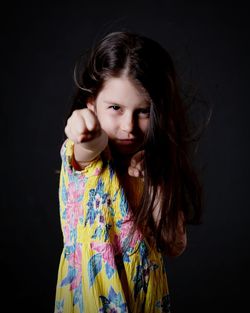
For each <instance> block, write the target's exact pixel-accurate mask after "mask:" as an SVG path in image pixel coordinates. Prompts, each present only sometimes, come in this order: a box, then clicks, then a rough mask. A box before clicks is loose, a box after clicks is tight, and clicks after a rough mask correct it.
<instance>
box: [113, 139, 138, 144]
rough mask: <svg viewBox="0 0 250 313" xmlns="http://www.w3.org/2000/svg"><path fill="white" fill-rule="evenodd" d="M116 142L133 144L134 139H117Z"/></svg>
mask: <svg viewBox="0 0 250 313" xmlns="http://www.w3.org/2000/svg"><path fill="white" fill-rule="evenodd" d="M116 142H117V143H118V144H121V145H133V144H135V143H136V140H135V139H117V140H116Z"/></svg>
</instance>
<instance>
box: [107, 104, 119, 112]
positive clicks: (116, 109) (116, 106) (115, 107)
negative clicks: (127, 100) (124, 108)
mask: <svg viewBox="0 0 250 313" xmlns="http://www.w3.org/2000/svg"><path fill="white" fill-rule="evenodd" d="M109 108H111V109H113V110H114V111H118V110H120V108H121V107H120V106H119V105H117V104H114V105H111V106H110V107H109Z"/></svg>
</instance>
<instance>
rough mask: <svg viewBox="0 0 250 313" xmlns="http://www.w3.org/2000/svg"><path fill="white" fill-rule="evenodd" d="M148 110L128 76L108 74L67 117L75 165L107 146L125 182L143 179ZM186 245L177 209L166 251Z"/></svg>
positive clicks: (78, 166) (157, 209)
mask: <svg viewBox="0 0 250 313" xmlns="http://www.w3.org/2000/svg"><path fill="white" fill-rule="evenodd" d="M149 112H150V103H149V102H148V101H147V99H146V97H145V96H143V93H142V92H141V90H140V89H139V88H138V87H137V86H136V85H135V84H133V83H132V82H131V80H130V79H129V78H128V77H126V76H121V77H119V78H117V77H113V78H109V79H108V80H107V81H106V82H105V84H104V87H103V88H102V90H101V91H100V92H99V94H98V95H97V97H96V99H89V101H88V103H87V108H84V109H80V110H75V111H74V112H73V113H72V115H71V116H70V118H69V119H68V121H67V125H66V127H65V133H66V135H67V137H68V138H69V139H71V140H72V141H73V142H74V166H75V167H76V169H78V170H81V169H84V168H85V167H86V166H87V165H88V164H89V163H90V162H91V161H92V160H93V159H95V158H96V157H97V156H98V155H99V154H100V153H101V152H102V151H104V149H105V148H107V147H108V146H109V148H110V149H111V151H112V153H114V155H115V156H116V157H117V158H118V159H119V160H122V161H121V165H122V166H123V167H125V168H127V175H126V176H125V181H124V182H125V185H128V186H132V185H134V186H135V185H136V179H137V178H142V179H143V174H144V173H143V154H144V152H143V140H144V137H145V135H146V133H147V131H148V127H149V122H150V116H149ZM130 188H131V187H130ZM135 190H136V188H135ZM137 190H138V189H137ZM129 191H130V190H129ZM132 194H134V192H132ZM134 196H135V195H134ZM134 196H133V197H134ZM133 197H132V198H133ZM133 200H135V198H133ZM160 203H161V199H160V196H159V197H157V199H156V202H155V210H154V212H153V216H154V219H155V221H156V223H158V221H159V212H160ZM186 245H187V237H186V231H185V227H184V215H183V214H182V212H180V215H179V220H178V226H177V237H176V240H175V242H173V243H172V245H171V246H170V254H169V255H170V256H178V255H180V254H181V253H182V252H183V251H184V250H185V248H186Z"/></svg>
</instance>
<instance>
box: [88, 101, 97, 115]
mask: <svg viewBox="0 0 250 313" xmlns="http://www.w3.org/2000/svg"><path fill="white" fill-rule="evenodd" d="M87 108H88V109H89V110H90V111H92V112H94V113H95V101H94V99H93V98H88V100H87Z"/></svg>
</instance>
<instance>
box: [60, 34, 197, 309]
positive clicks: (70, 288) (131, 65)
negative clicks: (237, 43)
mask: <svg viewBox="0 0 250 313" xmlns="http://www.w3.org/2000/svg"><path fill="white" fill-rule="evenodd" d="M75 82H76V85H77V88H76V93H75V97H74V101H73V105H72V109H71V111H70V114H69V117H68V119H67V125H66V127H65V134H66V136H67V139H66V140H65V142H64V143H63V145H62V149H61V157H62V166H61V174H60V188H59V199H60V216H61V225H62V232H63V238H64V249H63V253H62V256H61V260H60V266H59V272H58V283H57V290H56V302H55V312H57V313H59V312H64V313H71V312H81V313H83V312H88V313H94V312H136V313H137V312H138V313H142V312H147V313H153V312H170V303H169V290H168V284H167V276H166V271H165V266H164V265H165V263H164V260H165V256H178V255H180V254H181V253H182V252H183V251H184V249H185V248H186V244H187V237H186V229H185V225H186V223H189V224H190V223H199V222H200V217H201V207H202V203H201V202H202V201H201V195H202V192H201V186H200V184H199V180H198V175H197V174H196V173H195V171H194V169H193V168H192V163H191V153H190V151H191V150H190V149H189V145H188V143H189V141H188V135H190V133H189V125H190V124H189V122H188V119H187V115H186V113H187V112H186V111H185V110H186V109H185V106H184V103H183V101H182V99H181V96H180V91H179V87H178V82H177V77H176V73H175V69H174V65H173V62H172V59H171V57H170V56H169V54H168V53H167V52H166V51H165V49H163V47H161V46H160V45H159V44H158V43H157V42H155V41H153V40H151V39H149V38H146V37H144V36H140V35H138V34H135V33H130V32H114V33H110V34H108V35H107V36H106V37H104V38H103V39H102V40H100V42H98V43H97V45H96V46H95V47H94V48H93V50H92V51H91V52H90V55H89V58H88V59H86V60H85V62H82V60H81V62H80V63H79V66H78V67H77V68H76V69H75ZM164 152H165V153H164Z"/></svg>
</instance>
